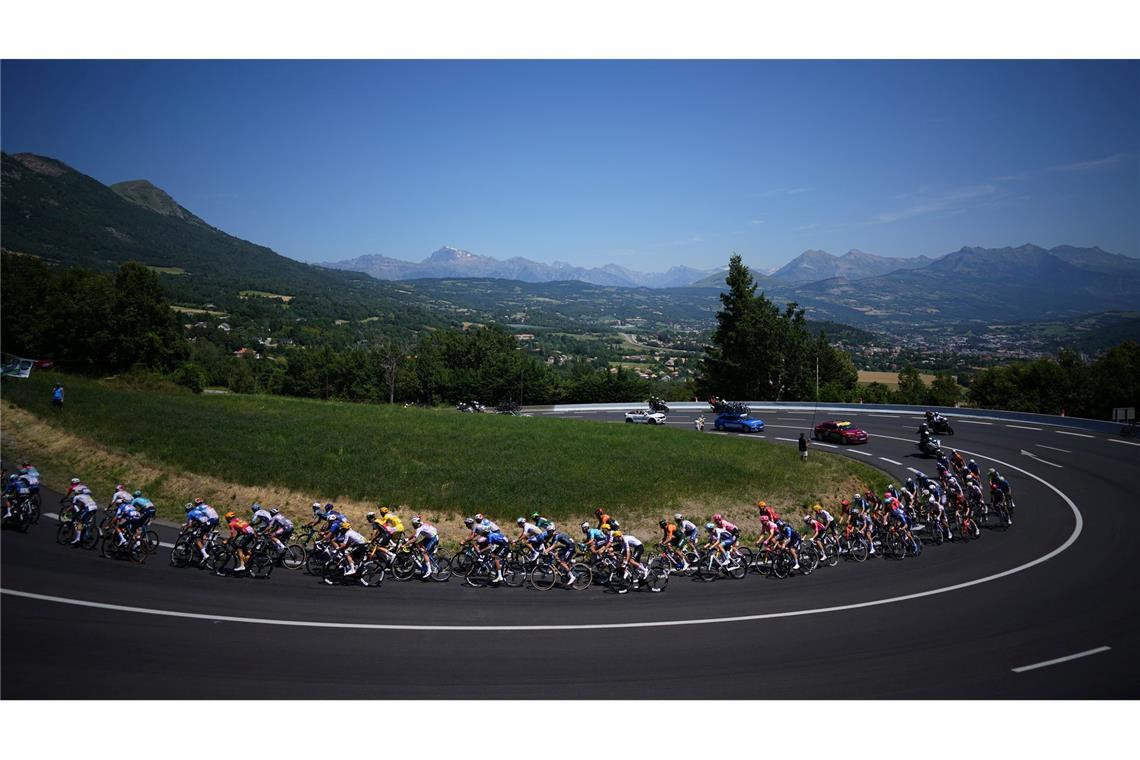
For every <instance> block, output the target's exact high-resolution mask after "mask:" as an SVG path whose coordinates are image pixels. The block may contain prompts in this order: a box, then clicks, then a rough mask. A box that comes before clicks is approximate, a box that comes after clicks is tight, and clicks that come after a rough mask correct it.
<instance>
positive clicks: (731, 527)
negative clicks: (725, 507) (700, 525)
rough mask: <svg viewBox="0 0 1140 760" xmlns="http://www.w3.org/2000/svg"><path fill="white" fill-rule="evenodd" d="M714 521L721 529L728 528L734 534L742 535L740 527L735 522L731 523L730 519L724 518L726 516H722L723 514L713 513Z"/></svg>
mask: <svg viewBox="0 0 1140 760" xmlns="http://www.w3.org/2000/svg"><path fill="white" fill-rule="evenodd" d="M713 523H714V524H715V525H716V527H718V528H720V529H721V530H727V531H728V532H729V533H731V534H732V535H733V536H737V537H739V536H740V528H738V527H736V525H735V524H733V523H730V522H729V521H728V520H726V519H724V517H722V516H721V515H713Z"/></svg>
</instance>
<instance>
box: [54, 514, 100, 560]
mask: <svg viewBox="0 0 1140 760" xmlns="http://www.w3.org/2000/svg"><path fill="white" fill-rule="evenodd" d="M77 516H78V515H76V513H75V510H74V509H69V510H68V511H67V513H66V514H63V513H60V516H59V519H60V523H59V528H57V529H56V532H55V542H56V543H57V544H64V545H70V544H72V543H74V541H75V536H76V533H77V532H79V533H80V537H79V544H78V546H79V547H80V548H82V549H88V550H90V549H94V548H95V547H96V546H98V545H99V530H98V529H97V528H96V527H95V525H94V524H93V520H90V521H89V520H76V517H77Z"/></svg>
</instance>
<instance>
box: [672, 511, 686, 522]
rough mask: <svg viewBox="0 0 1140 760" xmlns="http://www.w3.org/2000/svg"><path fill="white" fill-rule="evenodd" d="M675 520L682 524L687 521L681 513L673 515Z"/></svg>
mask: <svg viewBox="0 0 1140 760" xmlns="http://www.w3.org/2000/svg"><path fill="white" fill-rule="evenodd" d="M673 519H674V520H676V521H677V522H681V521H682V520H684V519H685V516H684V515H683V514H681V513H680V512H678V513H677V514H675V515H673Z"/></svg>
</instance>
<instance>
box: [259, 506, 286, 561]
mask: <svg viewBox="0 0 1140 760" xmlns="http://www.w3.org/2000/svg"><path fill="white" fill-rule="evenodd" d="M265 535H267V536H268V537H269V540H270V541H272V542H273V545H274V546H276V547H277V548H278V550H280V551H285V542H286V541H288V540H289V539H290V538H291V537H292V535H293V521H292V520H290V519H289V518H288V517H286V516H285V515H283V514H282V513H281V510H280V509H278V508H277V507H273V508H272V509H270V510H269V523H268V524H267V525H266V526H265Z"/></svg>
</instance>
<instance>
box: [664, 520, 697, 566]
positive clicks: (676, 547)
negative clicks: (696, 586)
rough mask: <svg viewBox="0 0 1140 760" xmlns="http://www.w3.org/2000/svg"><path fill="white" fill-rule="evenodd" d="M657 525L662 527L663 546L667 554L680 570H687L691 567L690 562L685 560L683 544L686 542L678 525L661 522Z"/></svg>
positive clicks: (666, 521) (665, 521)
mask: <svg viewBox="0 0 1140 760" xmlns="http://www.w3.org/2000/svg"><path fill="white" fill-rule="evenodd" d="M657 525H658V526H660V527H661V545H662V546H663V547H665V552H666V553H667V554H668V555H669V560H670V561H671V562H672V563H673V564H674V565H676V566H677V568H678V569H679V570H685V569H687V568H688V567H689V561H688V560H687V559H685V553H684V552H683V551H682V550H681V543H682V541H684V537H683V536H682V535H681V531H680V528H678V527H677V523H675V522H670V521H668V520H660V521H658V523H657Z"/></svg>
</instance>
